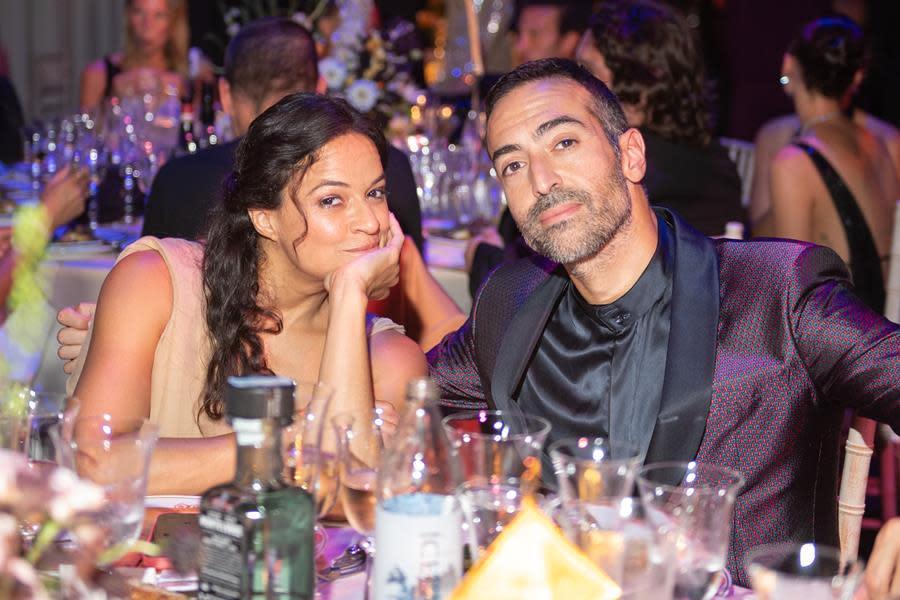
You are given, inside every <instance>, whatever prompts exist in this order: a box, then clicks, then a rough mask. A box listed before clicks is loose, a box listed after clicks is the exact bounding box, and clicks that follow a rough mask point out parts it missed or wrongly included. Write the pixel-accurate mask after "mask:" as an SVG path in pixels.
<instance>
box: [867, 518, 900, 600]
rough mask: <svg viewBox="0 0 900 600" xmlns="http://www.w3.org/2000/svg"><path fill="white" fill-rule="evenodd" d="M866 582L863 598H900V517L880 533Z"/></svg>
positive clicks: (894, 519) (870, 599)
mask: <svg viewBox="0 0 900 600" xmlns="http://www.w3.org/2000/svg"><path fill="white" fill-rule="evenodd" d="M865 581H866V585H865V594H863V595H862V596H861V598H867V599H868V600H885V599H887V598H897V597H898V596H900V517H894V518H893V519H891V520H890V521H888V522H887V523H885V524H884V525H883V526H882V527H881V531H879V532H878V537H876V538H875V546H874V547H873V548H872V554H871V555H870V556H869V566H868V567H866V579H865ZM857 598H858V599H859V598H860V595H859V594H857Z"/></svg>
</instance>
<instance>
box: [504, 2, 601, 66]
mask: <svg viewBox="0 0 900 600" xmlns="http://www.w3.org/2000/svg"><path fill="white" fill-rule="evenodd" d="M590 12H591V3H590V2H586V1H584V0H519V2H518V3H517V4H516V15H515V16H514V17H513V23H514V24H515V25H514V28H513V30H512V32H511V33H512V35H513V37H514V40H515V43H514V44H513V48H512V62H513V66H514V67H515V66H518V65H520V64H522V63H526V62H528V61H531V60H538V59H540V58H572V57H574V56H575V47H576V46H577V45H578V40H579V38H580V37H581V34H582V32H583V31H584V28H585V26H586V25H587V21H588V17H589V16H590Z"/></svg>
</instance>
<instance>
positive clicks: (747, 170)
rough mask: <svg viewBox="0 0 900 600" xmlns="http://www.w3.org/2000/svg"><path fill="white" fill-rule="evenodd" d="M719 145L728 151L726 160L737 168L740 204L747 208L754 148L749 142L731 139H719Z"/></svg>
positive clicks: (751, 179) (751, 180)
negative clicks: (739, 180)
mask: <svg viewBox="0 0 900 600" xmlns="http://www.w3.org/2000/svg"><path fill="white" fill-rule="evenodd" d="M719 143H720V144H722V147H724V148H725V150H727V151H728V158H730V159H731V162H733V163H734V164H735V166H736V167H737V172H738V175H740V177H741V204H742V205H743V206H744V208H747V206H749V204H750V186H751V184H752V183H753V161H754V158H753V155H754V154H755V153H756V147H755V146H754V145H753V144H752V143H751V142H745V141H744V140H736V139H733V138H724V137H723V138H719Z"/></svg>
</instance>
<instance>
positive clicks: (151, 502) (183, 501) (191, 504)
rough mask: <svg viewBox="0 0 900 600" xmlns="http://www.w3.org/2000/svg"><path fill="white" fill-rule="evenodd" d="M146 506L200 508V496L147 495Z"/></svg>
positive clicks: (176, 508) (180, 508) (177, 508)
mask: <svg viewBox="0 0 900 600" xmlns="http://www.w3.org/2000/svg"><path fill="white" fill-rule="evenodd" d="M144 506H146V507H147V508H169V509H172V510H176V511H178V510H184V511H188V510H193V511H197V510H200V496H147V498H146V499H145V500H144Z"/></svg>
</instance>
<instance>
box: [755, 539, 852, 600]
mask: <svg viewBox="0 0 900 600" xmlns="http://www.w3.org/2000/svg"><path fill="white" fill-rule="evenodd" d="M746 562H747V573H748V574H749V575H750V582H751V584H752V586H753V592H754V593H755V594H756V595H757V596H758V597H759V599H760V600H788V599H791V600H793V599H794V598H803V600H850V599H851V598H853V596H854V594H855V593H856V590H857V589H858V588H859V586H860V584H861V583H862V579H863V577H862V576H863V566H864V565H863V563H862V561H861V560H853V561H849V562H845V561H842V560H841V552H840V550H838V549H837V548H831V547H828V546H821V545H818V544H811V543H807V544H770V545H763V546H757V547H756V548H754V549H753V550H751V551H750V552H749V553H748V554H747V558H746Z"/></svg>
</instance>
